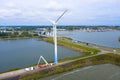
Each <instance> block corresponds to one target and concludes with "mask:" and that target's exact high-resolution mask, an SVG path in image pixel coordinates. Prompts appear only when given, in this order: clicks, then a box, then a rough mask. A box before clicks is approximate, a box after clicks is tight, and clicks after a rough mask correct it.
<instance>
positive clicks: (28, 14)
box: [0, 0, 120, 25]
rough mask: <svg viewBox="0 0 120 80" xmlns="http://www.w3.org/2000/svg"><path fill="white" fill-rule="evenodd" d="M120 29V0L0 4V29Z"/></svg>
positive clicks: (1, 0) (32, 0) (23, 0)
mask: <svg viewBox="0 0 120 80" xmlns="http://www.w3.org/2000/svg"><path fill="white" fill-rule="evenodd" d="M66 9H67V10H68V12H67V13H66V14H65V15H64V16H63V17H62V19H61V20H60V21H59V22H58V25H120V0H0V25H51V23H50V22H49V21H48V20H47V19H46V18H49V19H52V20H56V19H57V17H59V15H60V14H61V13H62V12H63V11H64V10H66Z"/></svg>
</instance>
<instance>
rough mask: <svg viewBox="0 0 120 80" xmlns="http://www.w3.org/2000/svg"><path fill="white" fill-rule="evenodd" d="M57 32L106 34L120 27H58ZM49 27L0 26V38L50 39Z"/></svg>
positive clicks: (50, 31) (51, 29)
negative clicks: (77, 31)
mask: <svg viewBox="0 0 120 80" xmlns="http://www.w3.org/2000/svg"><path fill="white" fill-rule="evenodd" d="M57 30H58V31H65V30H69V31H72V30H80V31H84V32H106V31H113V30H120V26H58V27H57ZM52 32H53V28H52V27H51V26H0V38H3V39H4V38H16V37H38V36H40V37H52V36H53V34H52Z"/></svg>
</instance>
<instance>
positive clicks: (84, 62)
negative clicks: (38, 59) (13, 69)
mask: <svg viewBox="0 0 120 80" xmlns="http://www.w3.org/2000/svg"><path fill="white" fill-rule="evenodd" d="M105 63H110V64H115V65H118V66H120V55H118V54H112V53H108V54H101V55H98V56H93V57H89V58H85V59H81V60H77V61H74V62H71V63H67V64H64V65H61V66H57V67H53V68H49V69H46V70H43V71H40V72H37V73H33V74H27V75H23V76H21V78H20V80H36V79H39V78H42V77H45V76H50V75H54V74H58V73H62V72H66V71H70V70H73V69H75V68H80V67H84V66H89V65H96V64H105Z"/></svg>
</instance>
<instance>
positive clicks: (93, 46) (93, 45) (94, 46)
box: [0, 37, 120, 73]
mask: <svg viewBox="0 0 120 80" xmlns="http://www.w3.org/2000/svg"><path fill="white" fill-rule="evenodd" d="M19 39H31V38H28V37H25V38H16V39H15V40H19ZM36 39H37V38H36ZM65 39H69V40H72V39H71V38H66V37H65ZM9 40H14V39H9ZM38 40H43V39H40V38H38ZM43 41H46V40H43ZM46 42H49V41H46ZM50 43H51V42H50ZM72 43H73V42H72ZM75 44H79V45H83V46H87V47H92V48H96V49H100V48H101V49H102V50H103V48H105V50H107V49H109V50H111V48H108V47H104V46H99V45H95V44H89V45H86V43H85V42H81V41H79V42H78V43H75ZM59 45H60V46H64V45H61V44H59ZM64 47H67V46H64ZM67 48H69V47H67ZM69 49H71V48H69ZM101 49H100V50H101ZM72 50H75V49H74V48H73V49H72ZM118 50H119V48H118ZM75 51H79V50H75ZM119 51H120V50H119ZM79 52H81V51H79ZM83 53H84V51H83ZM89 53H91V52H89V51H88V52H87V53H86V51H85V56H86V55H89ZM104 53H113V52H112V50H111V51H105V52H104ZM81 56H82V55H81ZM75 57H77V56H75ZM75 57H70V58H71V59H72V58H75ZM70 58H63V59H60V60H61V61H62V60H67V59H68V60H69V59H70ZM15 69H16V68H15ZM11 70H12V71H13V70H14V68H11V69H8V70H5V71H3V72H0V73H4V72H8V71H11Z"/></svg>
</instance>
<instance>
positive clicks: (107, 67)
mask: <svg viewBox="0 0 120 80" xmlns="http://www.w3.org/2000/svg"><path fill="white" fill-rule="evenodd" d="M39 80H120V67H118V66H116V65H112V64H102V65H95V66H88V67H83V68H79V69H76V70H73V71H69V72H65V73H61V74H56V75H53V76H50V77H46V78H42V79H39Z"/></svg>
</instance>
